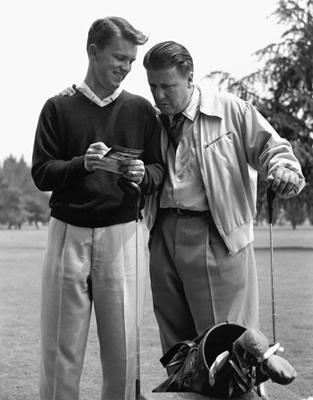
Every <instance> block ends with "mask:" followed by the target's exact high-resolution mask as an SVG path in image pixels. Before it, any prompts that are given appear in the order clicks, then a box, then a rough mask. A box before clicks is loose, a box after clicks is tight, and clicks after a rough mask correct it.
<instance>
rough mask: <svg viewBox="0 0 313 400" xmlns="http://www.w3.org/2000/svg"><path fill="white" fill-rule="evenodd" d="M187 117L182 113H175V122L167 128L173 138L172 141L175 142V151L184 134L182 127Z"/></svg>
mask: <svg viewBox="0 0 313 400" xmlns="http://www.w3.org/2000/svg"><path fill="white" fill-rule="evenodd" d="M185 118H186V117H185V116H184V115H183V114H182V113H178V114H176V115H174V118H173V124H172V126H171V127H169V128H168V130H167V132H168V135H169V138H170V139H171V141H172V143H173V146H174V149H175V151H176V149H177V147H178V143H179V141H180V138H181V135H182V127H183V124H184V121H185Z"/></svg>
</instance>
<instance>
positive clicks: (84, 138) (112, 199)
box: [32, 91, 164, 227]
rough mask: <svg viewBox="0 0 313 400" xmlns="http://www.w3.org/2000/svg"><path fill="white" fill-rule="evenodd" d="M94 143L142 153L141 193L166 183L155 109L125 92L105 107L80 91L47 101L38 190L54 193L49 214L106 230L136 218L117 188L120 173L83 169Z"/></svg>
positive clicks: (39, 140) (39, 137)
mask: <svg viewBox="0 0 313 400" xmlns="http://www.w3.org/2000/svg"><path fill="white" fill-rule="evenodd" d="M95 142H104V143H105V144H106V145H107V146H108V147H112V146H113V145H114V144H115V145H119V146H125V147H129V148H135V149H143V150H144V154H143V161H144V163H145V165H146V175H145V178H144V181H143V182H142V184H141V189H142V193H143V194H151V193H153V192H154V191H155V190H156V189H157V188H158V187H159V186H160V184H161V183H162V180H163V172H164V165H163V163H162V156H161V151H160V128H159V125H158V123H157V120H156V116H155V110H154V108H153V107H152V105H151V104H150V103H149V102H148V101H147V100H146V99H144V98H142V97H140V96H136V95H133V94H130V93H128V92H126V91H123V92H122V93H121V94H120V95H119V97H118V98H117V99H116V100H115V101H113V102H112V103H110V104H109V105H107V106H105V107H100V106H98V105H96V104H95V103H93V102H91V101H90V100H89V99H88V98H87V97H86V96H85V95H83V94H82V93H80V92H77V93H76V94H75V95H74V96H72V97H62V96H55V97H53V98H51V99H49V100H48V101H47V102H46V104H45V105H44V107H43V109H42V112H41V114H40V117H39V122H38V126H37V131H36V136H35V142H34V151H33V165H32V176H33V179H34V182H35V184H36V185H37V187H38V188H39V189H40V190H42V191H51V192H52V195H51V199H50V207H51V215H52V216H53V217H55V218H58V219H60V220H62V221H64V222H67V223H69V224H72V225H76V226H83V227H102V226H108V225H114V224H118V223H122V222H128V221H131V220H134V219H135V213H134V203H133V201H132V199H131V198H130V197H128V196H127V195H125V194H124V193H123V192H122V191H121V190H120V188H119V187H118V185H117V179H118V178H120V175H118V174H115V173H112V172H107V171H103V170H96V171H94V172H92V173H90V172H87V171H86V170H85V168H84V155H85V154H86V151H87V149H88V147H89V146H90V144H92V143H95ZM142 205H143V204H142ZM142 205H141V206H142Z"/></svg>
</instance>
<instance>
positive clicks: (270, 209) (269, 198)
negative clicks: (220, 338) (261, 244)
mask: <svg viewBox="0 0 313 400" xmlns="http://www.w3.org/2000/svg"><path fill="white" fill-rule="evenodd" d="M275 197H276V193H275V192H274V191H273V190H272V188H271V187H270V186H269V187H268V189H267V205H268V217H269V224H270V255H271V256H270V257H271V288H272V323H273V343H274V344H275V343H276V312H275V290H274V289H275V282H274V245H273V204H274V200H275Z"/></svg>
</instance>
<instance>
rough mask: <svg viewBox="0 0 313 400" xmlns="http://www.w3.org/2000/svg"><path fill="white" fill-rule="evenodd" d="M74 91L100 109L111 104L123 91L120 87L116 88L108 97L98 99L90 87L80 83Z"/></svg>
mask: <svg viewBox="0 0 313 400" xmlns="http://www.w3.org/2000/svg"><path fill="white" fill-rule="evenodd" d="M76 89H77V90H79V91H80V92H82V93H83V94H84V95H85V96H86V97H88V99H90V100H91V101H93V102H94V103H95V104H97V105H98V106H100V107H104V106H107V105H108V104H110V103H112V101H114V100H115V99H117V97H118V96H119V95H120V94H121V93H122V91H123V89H122V88H121V87H118V88H117V89H116V90H115V91H114V92H113V93H112V94H110V96H108V97H106V98H104V99H102V100H101V99H100V98H99V97H98V96H97V95H96V94H95V93H94V92H93V91H92V90H91V89H90V87H89V86H88V85H87V84H86V83H85V82H82V83H81V84H80V85H77V86H76Z"/></svg>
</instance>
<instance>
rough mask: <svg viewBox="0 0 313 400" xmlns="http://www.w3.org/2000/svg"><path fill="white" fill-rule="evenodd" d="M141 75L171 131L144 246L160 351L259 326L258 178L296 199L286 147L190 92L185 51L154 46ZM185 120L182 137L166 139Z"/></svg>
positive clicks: (239, 103) (240, 109) (227, 100)
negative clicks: (224, 330) (215, 332)
mask: <svg viewBox="0 0 313 400" xmlns="http://www.w3.org/2000/svg"><path fill="white" fill-rule="evenodd" d="M144 67H145V68H146V72H147V78H148V83H149V85H150V88H151V93H152V95H153V98H154V100H155V104H156V106H157V107H158V109H159V110H160V112H161V114H160V118H161V120H162V121H163V124H164V127H165V128H166V129H167V131H168V135H164V136H163V138H162V142H163V148H164V157H165V159H166V164H167V169H168V173H167V175H166V179H165V183H164V186H163V188H162V191H161V193H160V195H159V199H158V207H159V208H158V212H157V216H156V220H155V223H154V227H153V229H152V235H151V240H150V275H151V283H152V293H153V302H154V310H155V314H156V318H157V321H158V325H159V328H160V334H161V342H162V347H163V351H164V352H166V351H167V350H169V349H170V348H171V347H172V346H173V345H174V344H175V343H177V342H181V341H183V340H187V339H192V338H194V337H195V336H197V335H198V334H201V333H202V332H203V331H204V330H205V329H207V328H208V327H209V326H212V325H215V324H218V323H221V322H225V321H229V322H236V323H239V324H242V325H244V326H246V327H257V326H258V322H259V305H258V285H257V273H256V265H255V258H254V251H253V246H252V242H253V220H254V217H255V211H256V171H257V172H259V173H260V174H261V176H262V177H263V179H264V180H265V181H267V182H268V184H269V185H271V186H272V189H273V190H274V191H276V192H277V193H278V195H280V196H285V197H290V196H294V195H296V194H298V193H299V192H300V190H301V189H302V188H303V187H304V178H303V175H302V173H301V167H300V165H299V162H298V161H297V159H296V158H295V156H294V154H293V152H292V148H291V145H290V144H289V143H288V142H287V141H286V140H284V139H282V138H281V137H280V136H279V135H278V133H277V132H275V130H274V129H273V128H272V127H271V126H270V124H269V123H268V122H267V121H266V120H265V119H264V118H263V117H262V116H261V115H260V114H259V113H258V111H257V110H256V109H255V108H254V107H253V106H252V105H251V104H250V103H249V102H246V101H243V100H241V99H239V98H237V97H235V96H233V95H230V94H214V93H207V91H206V90H203V89H202V88H201V87H197V86H195V85H194V83H193V60H192V57H191V55H190V54H189V52H188V50H187V49H186V48H185V47H184V46H182V45H180V44H178V43H175V42H172V41H168V42H163V43H159V44H157V45H155V46H154V47H153V48H152V49H150V50H149V51H148V53H147V54H146V55H145V57H144ZM181 113H182V114H183V121H182V126H181V129H180V132H177V130H176V132H172V131H173V129H172V128H171V127H172V126H173V125H175V124H176V122H175V120H176V118H177V117H176V116H178V115H180V114H181ZM172 136H174V137H172ZM150 211H151V210H148V213H147V216H149V220H150V219H151V218H152V220H153V216H152V217H151V213H150V214H149V212H150Z"/></svg>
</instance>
